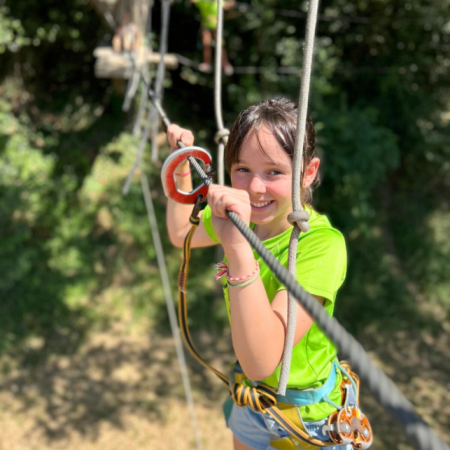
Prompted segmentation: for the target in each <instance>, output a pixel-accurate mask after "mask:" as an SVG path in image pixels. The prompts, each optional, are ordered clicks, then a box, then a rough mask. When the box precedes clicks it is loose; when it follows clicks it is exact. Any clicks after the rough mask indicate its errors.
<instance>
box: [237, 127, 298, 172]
mask: <svg viewBox="0 0 450 450" xmlns="http://www.w3.org/2000/svg"><path fill="white" fill-rule="evenodd" d="M239 161H240V162H244V161H245V162H247V163H248V162H266V163H275V164H283V165H286V164H288V165H292V160H291V157H290V156H289V155H288V154H287V153H286V151H285V150H283V148H282V147H281V145H280V143H279V141H278V140H277V138H276V136H275V135H274V133H273V132H272V131H270V130H269V129H267V128H266V127H261V128H260V129H259V130H252V131H251V132H250V133H249V134H248V136H247V137H246V138H245V140H244V142H243V144H242V147H241V151H240V152H239Z"/></svg>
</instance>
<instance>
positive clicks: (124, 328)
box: [0, 0, 450, 450]
mask: <svg viewBox="0 0 450 450" xmlns="http://www.w3.org/2000/svg"><path fill="white" fill-rule="evenodd" d="M239 5H240V7H237V8H235V9H233V10H232V11H230V12H228V13H227V14H226V21H225V30H226V31H225V40H226V47H227V49H228V52H229V56H230V60H231V62H232V64H233V65H234V66H237V67H240V66H255V67H262V68H264V70H263V71H262V72H259V73H256V74H234V75H232V76H230V77H224V80H223V109H224V118H225V122H226V125H228V126H230V125H231V123H232V122H233V119H234V118H235V117H236V115H237V113H238V112H239V111H240V110H242V109H243V108H245V107H247V106H248V105H250V104H251V103H254V102H256V101H258V100H260V99H265V98H271V97H280V96H287V97H290V98H292V99H294V100H296V99H297V97H298V90H299V77H298V74H297V75H296V74H290V75H283V74H280V70H279V68H284V67H301V62H302V43H303V36H304V23H305V14H304V12H305V11H306V7H307V5H306V3H305V2H300V3H299V2H298V1H294V0H283V2H277V1H275V0H251V1H248V2H246V3H242V2H240V3H238V6H239ZM242 5H243V6H242ZM160 6H161V5H160V3H159V2H156V3H155V8H154V16H153V30H154V33H153V35H152V43H153V45H154V48H157V46H158V39H159V30H160V9H161V8H160ZM449 10H450V1H449V0H428V1H424V2H407V1H406V2H405V1H400V0H390V1H387V0H378V1H367V0H358V1H350V0H323V1H322V3H321V6H320V18H319V22H318V28H317V40H316V53H315V60H314V72H313V76H312V85H311V99H310V113H311V116H312V118H313V121H314V122H315V125H316V130H317V132H318V147H319V152H320V155H321V157H322V160H323V163H324V164H323V167H324V168H323V171H322V185H321V187H320V188H319V189H318V190H317V191H316V193H315V196H314V206H315V208H316V209H317V210H318V211H320V212H324V213H326V214H327V215H328V216H329V218H330V219H331V221H332V223H333V224H334V225H335V226H336V227H337V228H338V229H340V230H341V231H342V232H343V233H344V235H345V237H346V240H347V245H348V252H349V266H348V274H347V280H346V282H345V285H344V287H343V288H342V290H341V292H340V294H339V302H338V307H337V308H336V316H337V318H338V319H339V321H341V323H343V325H344V326H345V327H346V328H347V329H348V330H349V331H350V332H351V333H353V334H354V335H355V336H356V337H357V338H358V339H359V340H360V341H361V342H362V343H363V345H364V346H365V347H366V348H367V349H368V351H369V352H370V353H371V355H372V356H373V357H374V358H375V359H376V360H377V361H378V362H379V363H380V365H381V366H382V367H383V369H384V370H385V371H386V372H387V373H388V374H389V375H390V376H391V377H392V378H393V379H394V380H395V381H396V383H398V384H399V386H400V387H401V388H402V390H403V391H404V392H405V393H406V395H407V396H408V397H409V398H410V399H411V401H412V402H413V403H414V404H415V405H416V406H417V407H418V409H419V411H420V413H421V414H422V415H423V416H424V417H425V418H426V419H427V420H428V421H429V422H430V423H432V424H433V426H434V427H435V428H436V429H438V430H440V433H441V435H442V436H444V437H445V438H446V439H447V441H450V434H449V432H448V427H446V426H445V424H447V425H448V422H449V420H450V406H449V405H450V398H449V391H450V375H449V374H450V362H449V361H450V358H449V345H450V339H449V334H450V333H449V332H450V326H449V322H448V319H449V311H450V301H449V297H450V278H449V276H448V275H449V266H450V264H449V260H450V240H449V238H448V237H449V235H450V210H449V199H450V182H449V180H450V160H449V156H450V139H449V137H450V126H449V121H450V112H449V105H450V90H449V87H450V16H449V14H448V11H449ZM110 41H111V30H110V28H109V27H108V25H107V24H106V22H104V21H102V19H101V17H99V16H98V15H97V14H96V13H95V11H94V9H93V8H92V6H91V5H90V3H89V1H88V0H67V1H65V2H62V1H57V0H41V1H39V2H37V1H29V0H15V1H14V2H12V1H11V2H10V1H7V0H0V96H1V97H0V156H1V164H0V232H1V240H0V275H1V276H0V301H1V303H0V352H1V353H0V403H1V405H2V407H1V408H0V410H1V412H0V424H2V425H1V426H2V430H3V431H2V436H0V449H3V448H4V449H8V450H9V449H12V448H17V449H22V448H33V449H41V448H42V449H44V448H79V449H91V448H92V449H97V448H103V449H113V448H119V447H120V448H123V447H125V448H129V449H134V448H136V449H141V448H142V449H143V448H152V449H159V448H161V449H162V448H165V449H172V448H173V449H175V448H177V449H178V448H186V449H190V448H195V442H194V438H193V432H192V430H191V426H190V424H189V420H188V410H187V407H186V406H185V404H184V401H183V398H184V397H183V391H182V388H181V387H180V378H179V372H178V369H177V366H176V360H175V352H174V349H173V343H172V341H171V338H170V331H169V325H168V319H167V313H166V306H165V303H164V296H163V291H162V288H161V283H160V280H159V274H158V268H157V265H156V262H155V250H154V246H153V243H152V238H151V234H150V230H149V226H148V222H147V218H146V211H145V205H144V202H143V199H142V193H141V190H140V185H139V182H138V177H136V178H135V179H134V182H133V184H132V187H131V191H130V193H129V194H128V196H126V197H124V196H123V195H122V194H121V188H122V185H123V182H124V180H125V177H126V175H127V173H128V171H129V169H130V168H131V165H132V163H133V160H134V158H135V154H136V150H137V146H138V142H139V137H137V136H135V135H133V133H132V126H133V123H134V120H135V117H136V112H137V106H138V105H137V102H135V103H134V105H133V107H132V108H131V110H130V111H129V112H128V113H124V112H123V111H122V109H121V105H122V102H123V95H120V94H119V93H118V92H117V90H114V89H113V87H112V84H111V81H110V80H100V79H96V78H95V76H94V62H95V61H94V57H93V51H94V49H95V47H96V46H98V45H99V44H103V45H104V44H105V43H106V44H108V43H110ZM169 52H170V53H178V54H181V55H183V56H185V57H188V58H192V59H193V60H197V61H199V60H200V55H201V48H200V35H199V16H198V12H197V10H196V8H195V7H194V6H193V5H191V4H190V3H189V2H187V1H183V2H180V1H177V2H175V3H173V5H172V12H171V23H170V31H169ZM154 69H155V68H154V67H152V68H151V70H153V71H154ZM137 98H139V95H138V96H137V97H136V99H137ZM164 105H165V108H166V110H167V113H168V115H169V117H170V118H171V120H172V121H173V122H176V123H179V124H180V125H182V126H186V127H188V128H190V129H192V130H193V131H194V134H195V135H196V137H197V141H196V142H197V143H198V144H199V145H202V146H204V147H205V148H209V149H210V150H212V153H213V154H214V153H215V151H214V147H215V145H214V143H213V137H214V133H215V130H216V125H215V121H214V109H213V79H212V76H211V75H208V74H202V73H199V72H197V71H196V70H194V69H192V68H189V67H185V66H179V67H178V69H176V70H173V71H170V72H168V73H167V75H166V79H165V96H164ZM167 152H168V149H167V148H164V147H163V148H162V149H161V157H160V158H161V159H163V158H164V156H165V155H166V154H167ZM149 153H150V144H148V148H147V151H146V154H145V161H144V163H143V165H142V170H145V171H146V173H147V174H148V175H149V176H150V180H151V187H152V193H153V198H154V201H155V204H156V208H157V217H158V223H159V226H160V232H161V235H162V237H163V241H164V242H163V243H164V248H165V256H166V259H167V263H168V268H169V273H170V276H171V280H172V288H173V291H174V292H175V290H176V274H177V270H178V264H179V261H180V251H179V250H178V249H174V248H172V247H171V246H170V243H169V242H168V239H167V236H166V233H165V228H164V204H165V198H164V196H163V194H162V189H161V186H160V182H159V173H160V168H161V163H160V162H158V163H152V162H151V161H150V157H149ZM215 256H216V255H215V250H214V249H205V250H198V251H195V252H194V255H193V259H194V262H193V265H192V271H191V272H192V273H191V286H192V287H191V288H190V299H189V300H190V302H191V303H190V304H191V307H190V311H191V322H192V327H193V330H194V331H195V336H196V339H197V340H198V342H199V345H200V347H201V348H202V351H204V352H205V355H206V356H207V357H208V358H209V359H210V360H213V361H215V362H217V364H219V365H222V367H226V365H227V364H228V363H229V362H231V361H232V354H231V350H230V342H229V329H228V326H227V318H226V314H225V312H224V308H223V306H222V298H221V295H220V292H219V291H218V289H217V286H216V285H215V283H214V281H213V273H214V268H213V263H214V262H215V259H216V258H215ZM188 362H189V371H190V374H191V380H192V384H193V388H194V397H195V399H196V400H197V407H196V408H197V415H198V417H199V423H200V428H201V430H202V434H203V443H204V446H205V448H211V447H213V446H214V447H216V448H217V449H218V450H219V449H229V448H231V444H230V438H229V435H228V434H226V433H227V431H226V430H225V428H224V426H223V424H222V419H221V418H220V411H219V410H220V407H219V406H218V404H219V401H221V400H222V399H223V398H224V396H225V393H224V392H223V391H222V390H221V386H218V385H219V383H217V382H216V381H215V380H214V379H212V378H211V377H210V376H209V375H208V374H205V373H204V371H203V370H202V369H200V368H199V367H198V366H197V364H196V363H195V362H194V361H192V360H190V359H188ZM363 403H364V404H365V407H366V410H368V413H369V416H370V417H371V418H372V420H373V424H374V429H375V433H376V442H375V445H374V448H375V449H376V450H382V449H388V448H389V449H394V448H396V449H397V448H398V449H409V448H411V447H410V445H409V443H408V442H407V441H406V439H405V438H404V437H403V435H402V433H401V431H400V430H399V428H397V427H396V426H395V425H394V424H393V422H392V420H391V419H390V418H389V417H386V416H385V414H384V413H383V412H382V411H381V410H380V408H379V407H378V406H377V405H376V404H375V403H374V401H373V400H371V397H370V395H369V394H368V393H367V391H364V399H363ZM161 431H162V433H161ZM161 435H162V437H161ZM168 436H170V438H169V437H168Z"/></svg>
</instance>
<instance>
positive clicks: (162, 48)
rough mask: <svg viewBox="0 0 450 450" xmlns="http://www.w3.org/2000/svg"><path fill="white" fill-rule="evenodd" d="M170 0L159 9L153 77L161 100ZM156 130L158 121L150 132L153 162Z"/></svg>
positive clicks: (156, 158)
mask: <svg viewBox="0 0 450 450" xmlns="http://www.w3.org/2000/svg"><path fill="white" fill-rule="evenodd" d="M170 1H171V0H164V1H163V2H162V10H161V21H162V28H161V42H160V47H159V53H160V60H159V62H158V69H157V72H156V79H155V96H156V98H157V99H158V100H161V99H162V96H163V82H164V74H165V71H166V65H165V63H164V56H165V54H166V53H167V42H168V35H169V20H170ZM156 122H157V121H156ZM158 130H159V123H158V122H157V123H156V124H155V125H154V127H153V134H152V161H153V162H155V161H158V141H157V139H158Z"/></svg>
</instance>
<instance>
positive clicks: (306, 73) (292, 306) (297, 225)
mask: <svg viewBox="0 0 450 450" xmlns="http://www.w3.org/2000/svg"><path fill="white" fill-rule="evenodd" d="M318 9H319V0H311V1H310V2H309V7H308V16H307V20H306V36H305V50H304V55H303V64H302V75H301V81H300V93H299V100H298V113H297V132H296V136H295V147H294V155H293V168H292V209H293V212H292V213H290V214H289V216H288V218H287V219H288V221H289V223H290V224H291V225H293V228H292V233H291V237H290V240H289V253H288V270H289V273H290V274H291V275H292V276H294V277H295V278H297V245H298V239H299V237H300V232H301V231H303V232H304V233H306V232H307V231H308V230H309V223H308V220H309V214H308V213H307V212H306V211H304V209H303V205H302V195H301V194H302V182H303V170H304V169H303V154H304V148H303V147H304V143H305V129H306V117H307V113H308V99H309V88H310V84H311V69H312V59H313V53H314V37H315V34H316V24H317V11H318ZM287 312H288V315H287V330H286V339H285V343H284V349H283V358H282V362H281V372H280V380H279V382H278V391H277V393H278V395H286V387H287V384H288V379H289V372H290V370H291V360H292V350H293V348H294V340H295V328H296V323H297V302H296V300H295V298H294V297H293V295H292V293H291V292H289V294H288V305H287Z"/></svg>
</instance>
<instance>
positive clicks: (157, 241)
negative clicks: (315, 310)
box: [141, 174, 202, 450]
mask: <svg viewBox="0 0 450 450" xmlns="http://www.w3.org/2000/svg"><path fill="white" fill-rule="evenodd" d="M141 187H142V193H143V194H144V200H145V206H146V209H147V216H148V221H149V223H150V228H151V230H152V236H153V246H154V247H155V251H156V259H157V261H158V266H159V271H160V274H161V282H162V285H163V290H164V297H165V299H166V305H167V312H168V314H169V322H170V329H171V330H172V336H173V340H174V342H175V349H176V353H177V358H178V364H179V366H180V371H181V378H182V380H183V386H184V392H185V394H186V401H187V403H188V407H189V414H190V416H191V421H192V424H193V426H194V433H195V440H196V442H197V448H198V450H201V449H202V442H201V438H200V431H199V429H198V424H197V418H196V415H195V409H194V400H193V397H192V389H191V384H190V382H189V375H188V372H187V365H186V358H185V357H184V351H183V344H182V342H181V338H180V331H179V329H178V323H177V313H176V311H175V307H174V305H173V297H172V292H171V289H170V282H169V275H168V273H167V266H166V261H165V258H164V250H163V247H162V244H161V237H160V235H159V230H158V223H157V222H156V215H155V208H154V206H153V201H152V196H151V194H150V188H149V185H148V178H147V176H146V175H145V174H142V175H141Z"/></svg>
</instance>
